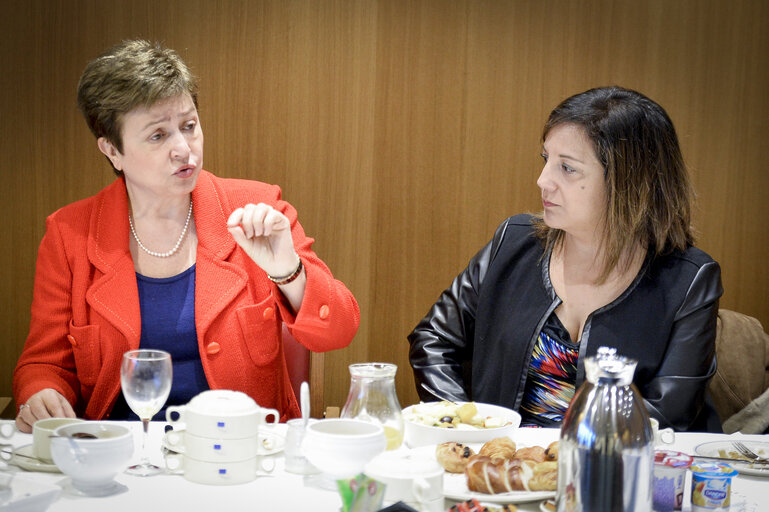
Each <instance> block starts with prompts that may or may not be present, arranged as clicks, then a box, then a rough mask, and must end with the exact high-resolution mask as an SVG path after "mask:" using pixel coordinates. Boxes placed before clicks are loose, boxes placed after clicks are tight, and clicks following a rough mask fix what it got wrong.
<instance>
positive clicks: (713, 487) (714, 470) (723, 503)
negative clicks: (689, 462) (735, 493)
mask: <svg viewBox="0 0 769 512" xmlns="http://www.w3.org/2000/svg"><path fill="white" fill-rule="evenodd" d="M735 475H737V470H736V469H734V468H733V467H732V466H730V465H729V464H722V463H718V464H713V463H701V464H695V465H693V466H692V512H713V511H723V510H729V503H730V497H731V490H732V478H733V477H734V476H735Z"/></svg>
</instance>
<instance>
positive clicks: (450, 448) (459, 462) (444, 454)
mask: <svg viewBox="0 0 769 512" xmlns="http://www.w3.org/2000/svg"><path fill="white" fill-rule="evenodd" d="M473 455H475V451H474V450H473V449H472V448H470V447H469V446H465V445H463V444H462V443H453V442H449V443H441V444H439V445H438V446H436V447H435V458H436V459H437V460H438V463H440V465H441V466H443V469H445V470H446V471H448V472H449V473H463V472H464V471H465V468H466V467H467V461H468V460H469V458H470V457H472V456H473Z"/></svg>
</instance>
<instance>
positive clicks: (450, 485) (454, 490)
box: [411, 443, 555, 505]
mask: <svg viewBox="0 0 769 512" xmlns="http://www.w3.org/2000/svg"><path fill="white" fill-rule="evenodd" d="M482 445H483V443H470V444H468V446H470V447H471V448H472V449H473V450H475V451H476V452H477V451H478V450H480V448H481V446H482ZM522 447H523V446H522ZM411 453H412V454H413V455H415V456H418V457H425V458H427V457H429V458H432V459H433V460H435V445H431V446H420V447H418V448H413V449H412V450H411ZM443 495H444V496H445V497H446V498H449V499H452V500H456V501H466V500H470V499H473V498H474V499H476V500H478V501H481V502H485V503H495V504H501V505H506V504H509V503H512V504H516V503H528V502H532V501H542V500H546V499H548V498H554V497H555V491H513V492H506V493H501V494H486V493H482V492H473V491H470V490H469V489H468V488H467V480H466V477H465V475H464V474H457V473H448V472H447V473H444V475H443Z"/></svg>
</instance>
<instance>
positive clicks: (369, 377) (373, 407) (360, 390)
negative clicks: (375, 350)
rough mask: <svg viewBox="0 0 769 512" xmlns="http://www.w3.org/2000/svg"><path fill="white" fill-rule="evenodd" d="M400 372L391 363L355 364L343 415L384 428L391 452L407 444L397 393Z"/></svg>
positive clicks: (351, 373) (351, 369)
mask: <svg viewBox="0 0 769 512" xmlns="http://www.w3.org/2000/svg"><path fill="white" fill-rule="evenodd" d="M397 370H398V367H397V366H396V365H394V364H391V363H357V364H351V365H350V392H349V393H348V395H347V401H346V402H345V404H344V407H343V408H342V414H341V417H342V418H354V419H358V420H363V421H370V422H372V423H378V424H380V425H382V427H384V431H385V437H386V439H387V449H388V450H394V449H396V448H398V447H399V446H400V445H401V443H403V413H402V411H401V406H400V403H399V402H398V395H397V394H396V392H395V372H396V371H397Z"/></svg>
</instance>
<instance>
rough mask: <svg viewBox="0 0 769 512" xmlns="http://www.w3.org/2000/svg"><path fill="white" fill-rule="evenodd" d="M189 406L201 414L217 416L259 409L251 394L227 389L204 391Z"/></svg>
mask: <svg viewBox="0 0 769 512" xmlns="http://www.w3.org/2000/svg"><path fill="white" fill-rule="evenodd" d="M187 407H188V409H190V410H192V411H195V412H197V413H199V414H210V415H216V416H221V415H244V414H251V413H254V412H256V411H257V410H258V409H259V406H258V405H257V403H256V402H255V401H254V399H253V398H251V397H250V396H248V395H246V394H245V393H241V392H240V391H230V390H227V389H212V390H208V391H203V392H202V393H200V394H198V395H196V396H195V397H194V398H193V399H192V400H190V402H189V403H188V404H187Z"/></svg>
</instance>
